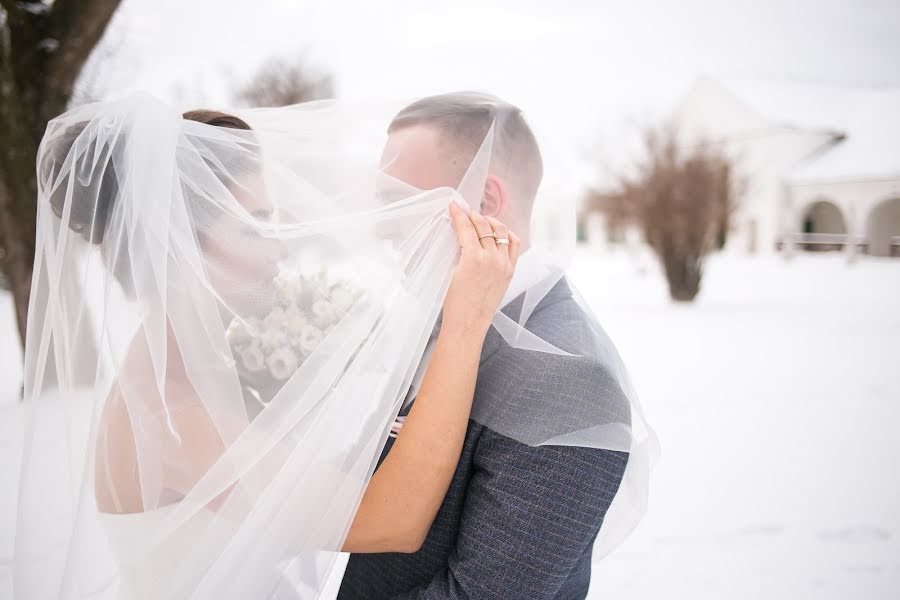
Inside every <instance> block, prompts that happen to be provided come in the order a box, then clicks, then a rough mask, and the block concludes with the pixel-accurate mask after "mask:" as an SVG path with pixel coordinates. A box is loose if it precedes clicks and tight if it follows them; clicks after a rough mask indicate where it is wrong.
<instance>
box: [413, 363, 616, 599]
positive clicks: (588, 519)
mask: <svg viewBox="0 0 900 600" xmlns="http://www.w3.org/2000/svg"><path fill="white" fill-rule="evenodd" d="M570 364H571V363H570ZM551 370H552V369H551ZM535 372H536V371H535ZM570 374H571V373H570ZM520 375H521V374H520ZM571 375H575V377H574V378H572V377H569V378H560V379H559V381H561V382H565V385H566V386H571V385H572V383H571V382H573V381H580V382H582V383H583V385H585V386H586V387H592V389H593V390H594V393H597V387H596V385H594V384H596V381H597V380H596V378H594V377H588V376H584V375H585V374H583V373H582V374H571ZM579 375H582V376H581V377H579ZM528 379H529V378H528V377H521V376H520V377H519V378H518V380H517V381H518V382H519V384H518V385H515V386H512V387H510V388H507V390H506V391H507V393H509V392H514V393H519V394H522V393H523V391H524V390H526V389H527V388H528V387H529V385H530V384H529V381H528ZM545 381H546V379H545ZM532 383H533V382H532ZM544 391H545V392H546V393H550V394H553V393H555V392H558V390H554V389H553V386H550V388H549V389H547V388H546V387H545V389H544ZM569 391H571V390H569ZM524 395H526V396H527V395H528V394H527V393H525V394H524ZM627 460H628V454H627V453H624V452H617V451H612V450H600V449H596V448H587V447H574V446H550V445H544V446H529V445H526V444H523V443H520V442H518V441H516V440H513V439H511V438H508V437H505V436H503V435H500V434H499V433H497V432H495V431H492V430H490V429H486V428H485V429H484V430H483V432H482V434H481V437H480V439H479V441H478V447H477V449H476V451H475V454H474V458H473V466H474V474H473V476H472V478H471V480H470V481H469V487H468V489H467V490H466V501H465V506H464V510H463V514H462V518H461V522H460V525H459V533H458V537H457V542H456V547H455V549H454V551H453V552H452V553H451V557H450V560H449V561H448V564H447V566H446V568H445V569H444V570H442V571H441V572H439V573H438V574H437V575H436V576H435V577H434V578H433V579H432V580H431V581H430V582H429V583H428V584H427V585H426V586H423V587H421V588H418V589H415V590H412V591H410V592H407V593H405V594H402V595H400V596H398V598H404V599H411V598H419V599H425V598H428V599H433V600H438V599H456V598H478V599H488V598H503V599H507V600H511V599H517V598H523V599H524V598H527V599H529V600H537V599H540V598H553V597H555V595H556V593H557V592H558V590H559V589H560V587H561V586H562V585H563V583H564V582H565V581H566V578H567V577H568V575H569V574H570V572H571V571H572V569H573V567H575V565H576V563H577V562H578V561H579V559H580V558H582V556H583V555H584V551H585V550H586V549H587V547H588V546H589V545H590V544H593V542H594V539H595V538H596V535H597V532H598V531H599V528H600V525H601V523H602V521H603V518H604V516H605V514H606V511H607V509H608V508H609V506H610V503H611V502H612V500H613V498H614V496H615V494H616V492H617V491H618V488H619V484H620V483H621V480H622V477H623V475H624V471H625V466H626V463H627Z"/></svg>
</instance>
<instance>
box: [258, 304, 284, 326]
mask: <svg viewBox="0 0 900 600" xmlns="http://www.w3.org/2000/svg"><path fill="white" fill-rule="evenodd" d="M286 317H287V313H286V312H285V310H284V309H283V308H281V307H280V306H276V307H275V308H273V309H272V312H270V313H269V314H267V315H266V317H265V318H264V319H263V325H264V326H265V327H266V329H282V328H284V326H285V319H286Z"/></svg>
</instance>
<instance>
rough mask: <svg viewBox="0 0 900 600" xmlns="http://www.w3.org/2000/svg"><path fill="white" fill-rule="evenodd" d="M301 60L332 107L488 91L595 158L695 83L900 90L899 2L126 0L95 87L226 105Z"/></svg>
mask: <svg viewBox="0 0 900 600" xmlns="http://www.w3.org/2000/svg"><path fill="white" fill-rule="evenodd" d="M301 54H305V55H306V56H307V57H308V59H309V60H310V61H311V62H312V63H313V64H314V65H317V66H318V67H319V68H321V69H324V70H327V71H330V72H332V73H333V74H334V75H335V77H336V80H337V88H338V89H337V92H338V94H339V95H340V96H342V97H345V98H373V97H374V98H385V97H392V98H396V97H405V96H417V95H422V94H427V93H433V92H440V91H448V90H453V89H460V88H474V89H481V90H485V91H491V92H493V93H495V94H497V95H499V96H501V97H504V98H506V99H508V100H510V101H512V102H514V103H516V104H519V105H520V106H522V107H523V108H524V109H525V110H526V111H527V112H528V113H529V114H530V115H531V118H532V120H538V121H540V125H541V126H542V127H543V128H549V129H552V130H554V131H555V132H556V133H557V135H558V138H559V139H560V140H565V141H566V143H568V144H570V145H571V147H572V148H573V149H578V150H579V151H588V150H591V151H592V152H597V151H599V152H600V153H601V155H609V154H610V153H615V147H616V144H617V143H619V140H621V139H622V137H623V135H625V134H626V133H627V132H628V131H633V130H635V129H636V128H637V127H638V126H639V125H640V124H644V123H647V122H652V121H654V120H656V119H657V118H659V117H660V116H661V115H664V114H665V113H666V112H667V111H668V110H669V109H670V108H671V107H672V106H673V104H674V103H675V102H677V100H678V99H679V98H680V97H681V96H682V95H683V94H684V93H685V92H686V91H687V90H688V89H689V88H690V86H691V84H692V83H693V82H694V81H695V80H696V79H697V78H698V77H699V76H700V75H703V74H708V75H713V76H720V77H726V78H765V79H795V80H797V79H799V80H810V81H822V82H831V83H836V84H853V85H857V84H858V85H894V86H897V85H900V1H898V0H845V1H839V0H795V1H786V0H781V1H777V0H755V1H753V2H740V3H738V2H722V1H718V0H693V1H690V2H672V1H668V0H633V1H631V2H606V1H590V0H583V1H552V2H551V1H549V0H546V1H544V2H535V1H523V0H517V1H516V0H479V1H461V0H455V1H449V0H432V1H422V0H419V1H414V0H378V1H374V0H365V1H364V0H330V1H329V0H315V1H304V0H260V1H257V2H252V3H251V2H246V1H238V0H191V1H188V2H186V1H184V0H181V1H178V0H125V2H124V3H123V7H122V8H121V9H120V12H119V14H118V15H117V17H116V19H115V21H114V22H113V25H112V27H111V30H110V32H109V34H108V36H107V38H106V39H105V40H104V44H103V47H102V48H101V53H100V56H101V58H102V57H106V62H105V63H104V66H103V67H102V72H101V73H100V76H99V79H98V81H99V82H100V83H101V84H102V89H104V90H106V91H108V92H109V93H110V94H118V93H124V92H127V91H129V90H132V89H136V88H143V89H148V90H150V91H151V92H154V93H156V94H157V95H160V96H162V97H164V98H167V99H171V100H173V101H176V102H178V103H179V104H180V105H182V106H184V107H187V106H191V107H195V106H198V105H215V106H227V105H228V104H229V94H230V91H231V90H232V89H233V88H234V87H235V86H236V85H237V84H238V83H240V82H241V81H244V80H245V79H246V78H247V77H248V75H249V74H250V73H252V71H253V70H254V69H255V68H256V67H257V66H258V65H259V64H260V63H262V62H263V61H265V60H266V59H267V58H269V57H271V56H283V57H292V56H300V55H301ZM98 64H99V63H98ZM898 110H900V108H898Z"/></svg>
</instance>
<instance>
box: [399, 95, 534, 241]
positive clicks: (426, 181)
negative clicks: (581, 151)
mask: <svg viewBox="0 0 900 600" xmlns="http://www.w3.org/2000/svg"><path fill="white" fill-rule="evenodd" d="M491 125H494V137H493V144H492V148H491V161H490V166H489V171H488V177H487V180H486V181H485V184H484V194H483V196H482V199H481V212H482V214H485V215H488V216H493V217H496V218H498V219H500V220H501V221H503V222H504V223H506V224H507V225H508V226H509V227H510V228H511V229H512V230H513V231H515V232H516V233H518V234H519V235H520V237H522V238H523V239H527V236H528V226H529V222H530V220H531V209H532V205H533V203H534V197H535V194H536V193H537V189H538V185H540V182H541V177H542V175H543V164H542V161H541V153H540V150H539V148H538V145H537V142H536V140H535V138H534V134H533V133H532V131H531V128H530V127H529V126H528V123H527V122H526V121H525V119H524V117H523V116H522V112H521V111H520V110H519V109H518V108H516V107H515V106H513V105H512V104H509V103H507V102H504V101H502V100H500V99H499V98H495V97H494V96H490V95H487V94H479V93H475V92H457V93H451V94H441V95H438V96H430V97H427V98H423V99H421V100H418V101H416V102H414V103H412V104H410V105H409V106H407V107H406V108H404V109H403V110H401V111H400V112H399V113H398V114H397V116H396V117H394V120H393V121H391V124H390V126H389V127H388V134H389V137H388V142H387V145H386V146H385V149H384V153H383V155H382V168H383V169H384V171H385V173H387V174H388V175H391V176H392V177H395V178H397V179H399V180H401V181H404V182H406V183H408V184H410V185H413V186H415V187H417V188H419V189H434V188H438V187H445V186H446V187H452V188H455V187H457V186H458V185H459V183H460V181H461V180H462V177H463V175H465V173H466V170H467V169H468V167H469V164H470V163H471V162H472V159H473V158H474V157H475V153H476V152H478V149H479V148H480V147H481V144H482V142H483V141H484V139H485V136H486V135H487V133H488V131H489V130H490V128H491Z"/></svg>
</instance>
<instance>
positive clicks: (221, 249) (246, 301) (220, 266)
mask: <svg viewBox="0 0 900 600" xmlns="http://www.w3.org/2000/svg"><path fill="white" fill-rule="evenodd" d="M229 193H230V195H231V196H232V198H234V200H236V201H237V203H238V204H239V205H240V208H241V209H242V211H241V213H242V214H240V215H235V214H231V213H228V212H220V213H219V214H217V215H215V216H213V217H212V218H211V219H210V221H209V222H208V223H206V224H205V225H204V227H203V229H202V230H201V231H198V232H197V237H198V240H199V243H200V249H201V251H202V254H203V261H204V266H205V267H206V272H207V276H208V277H209V283H210V285H211V286H212V288H213V290H214V291H215V293H216V294H217V295H218V296H219V298H220V299H221V300H222V302H223V303H224V305H225V306H224V307H223V309H224V310H225V311H227V312H231V313H238V314H240V315H242V316H248V315H258V314H260V313H263V312H266V311H267V310H268V309H269V308H270V306H269V305H270V303H271V301H272V298H273V295H272V293H271V286H272V282H273V281H274V279H275V277H276V275H278V263H279V261H280V260H282V259H284V258H285V256H286V254H287V249H286V247H285V245H284V243H283V242H281V241H280V240H278V239H275V238H274V237H269V236H267V235H266V233H267V231H266V230H267V229H268V227H269V222H270V221H271V219H272V216H273V207H272V205H271V202H270V201H269V200H268V198H267V196H266V192H265V186H264V184H263V180H262V177H261V176H260V175H252V176H248V177H245V178H242V181H241V184H240V185H232V186H229Z"/></svg>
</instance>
